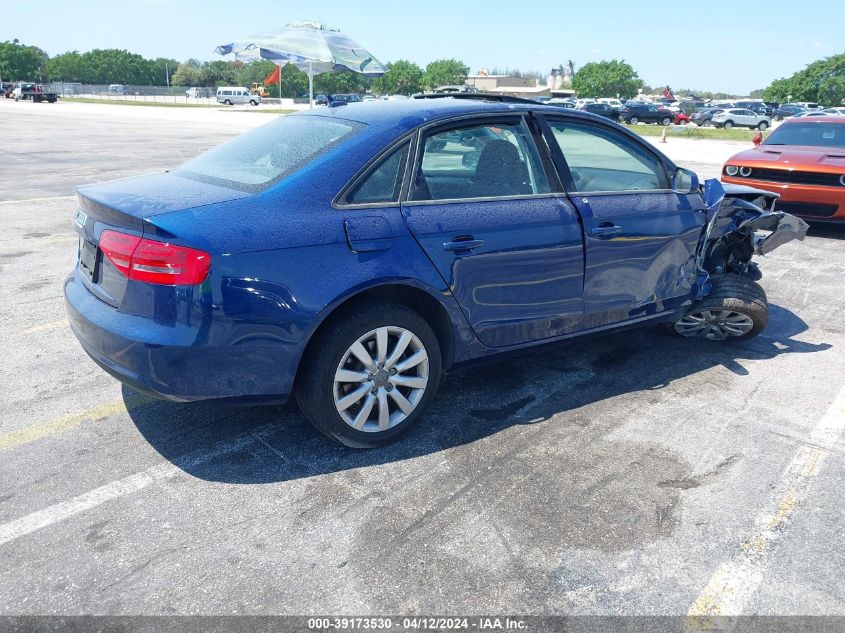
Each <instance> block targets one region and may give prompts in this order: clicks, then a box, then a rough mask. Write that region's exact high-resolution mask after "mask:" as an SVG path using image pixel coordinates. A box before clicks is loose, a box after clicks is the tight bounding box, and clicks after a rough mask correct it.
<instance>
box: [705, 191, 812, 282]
mask: <svg viewBox="0 0 845 633" xmlns="http://www.w3.org/2000/svg"><path fill="white" fill-rule="evenodd" d="M778 197H779V196H778V195H777V194H775V193H772V192H769V191H763V190H760V189H754V188H753V187H744V186H741V185H723V184H722V183H720V182H719V181H718V180H708V181H707V182H706V183H705V186H704V201H705V204H706V205H707V216H708V222H707V225H706V227H705V229H704V232H703V234H702V240H701V243H700V244H699V251H698V265H699V268H700V269H701V271H702V272H704V273H707V274H708V275H713V274H722V273H732V274H737V275H746V276H757V275H758V271H757V268H756V265H755V264H754V263H753V262H752V261H751V259H752V257H753V256H754V255H765V254H767V253H770V252H771V251H773V250H774V249H776V248H778V247H779V246H782V245H783V244H786V243H787V242H791V241H792V240H803V239H804V236H805V235H806V234H807V229H808V228H809V225H808V224H807V223H806V222H804V221H803V220H801V219H800V218H797V217H795V216H794V215H790V214H788V213H784V212H783V211H775V210H774V208H775V204H776V200H777V198H778Z"/></svg>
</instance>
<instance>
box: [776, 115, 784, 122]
mask: <svg viewBox="0 0 845 633" xmlns="http://www.w3.org/2000/svg"><path fill="white" fill-rule="evenodd" d="M775 121H783V117H782V116H781V115H779V114H776V115H775Z"/></svg>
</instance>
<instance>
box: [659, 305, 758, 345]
mask: <svg viewBox="0 0 845 633" xmlns="http://www.w3.org/2000/svg"><path fill="white" fill-rule="evenodd" d="M753 327H754V321H753V319H752V318H751V317H750V316H748V315H746V314H742V313H741V312H734V311H733V310H701V311H700V312H691V313H689V314H687V315H686V316H685V317H684V318H682V319H680V320H679V321H676V322H675V331H676V332H677V333H678V334H680V335H681V336H688V337H690V338H704V339H707V340H710V341H723V340H725V339H728V338H733V337H739V336H743V335H745V334H747V333H748V332H750V331H751V329H752V328H753Z"/></svg>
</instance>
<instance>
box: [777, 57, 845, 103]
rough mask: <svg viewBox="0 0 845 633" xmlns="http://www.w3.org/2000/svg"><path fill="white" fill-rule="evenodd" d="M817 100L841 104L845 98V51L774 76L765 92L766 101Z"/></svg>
mask: <svg viewBox="0 0 845 633" xmlns="http://www.w3.org/2000/svg"><path fill="white" fill-rule="evenodd" d="M790 97H791V99H792V100H793V101H815V102H819V103H823V104H825V105H833V104H836V105H838V104H840V103H842V100H843V99H845V53H842V54H839V55H833V56H832V57H826V58H825V59H820V60H818V61H815V62H813V63H812V64H809V65H808V66H807V67H806V68H804V69H803V70H799V71H798V72H797V73H795V74H793V75H792V76H790V77H783V78H781V79H775V80H774V81H773V82H772V83H770V84H769V85H768V87H767V88H766V89H765V90H764V92H763V98H764V99H766V100H767V101H781V102H782V101H786V100H787V99H789V98H790Z"/></svg>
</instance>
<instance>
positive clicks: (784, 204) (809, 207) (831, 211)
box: [722, 175, 845, 222]
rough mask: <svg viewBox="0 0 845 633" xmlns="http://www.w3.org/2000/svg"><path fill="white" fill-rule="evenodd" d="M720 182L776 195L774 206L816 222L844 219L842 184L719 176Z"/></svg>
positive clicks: (843, 220) (844, 201)
mask: <svg viewBox="0 0 845 633" xmlns="http://www.w3.org/2000/svg"><path fill="white" fill-rule="evenodd" d="M722 182H728V183H732V184H735V185H747V186H749V187H756V188H757V189H764V190H766V191H772V192H774V193H778V194H780V199H779V200H778V201H777V203H776V204H775V209H777V210H779V211H786V212H787V213H791V214H792V215H797V216H799V217H801V218H804V219H805V220H810V221H814V220H815V221H818V222H845V187H823V186H818V185H795V184H784V183H778V182H772V181H769V180H755V179H754V178H739V177H736V176H726V175H722Z"/></svg>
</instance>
